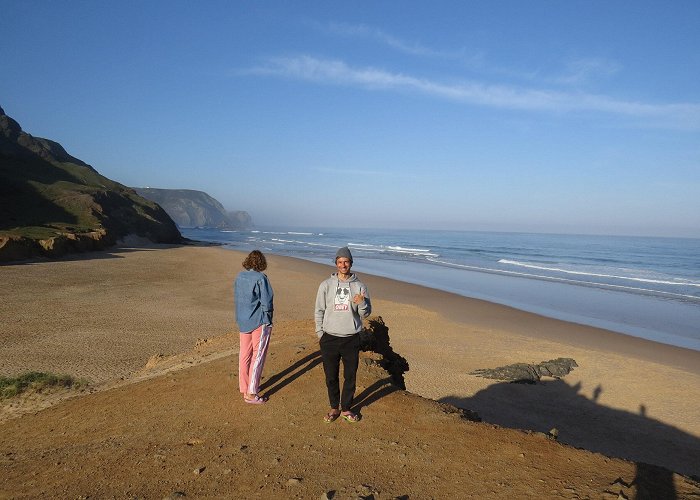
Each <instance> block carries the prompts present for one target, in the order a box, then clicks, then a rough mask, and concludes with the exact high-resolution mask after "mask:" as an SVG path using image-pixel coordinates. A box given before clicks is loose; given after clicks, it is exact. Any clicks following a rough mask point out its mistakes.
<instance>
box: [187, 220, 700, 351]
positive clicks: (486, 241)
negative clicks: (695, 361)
mask: <svg viewBox="0 0 700 500" xmlns="http://www.w3.org/2000/svg"><path fill="white" fill-rule="evenodd" d="M181 231H182V234H183V235H184V236H185V237H187V238H191V239H194V240H199V241H209V242H216V243H221V244H223V245H224V247H226V248H231V249H235V250H240V251H244V252H246V251H250V250H253V249H259V250H261V251H262V252H264V253H270V254H277V255H285V256H290V257H296V258H300V259H306V260H309V261H313V262H318V263H323V264H327V265H328V266H329V273H330V272H332V271H333V270H334V266H333V257H334V256H335V251H336V249H337V248H339V247H341V246H348V247H349V248H350V249H351V250H352V253H353V257H354V265H353V270H354V271H356V272H357V273H366V274H373V275H377V276H384V277H390V278H393V279H397V280H400V281H404V282H408V283H414V284H418V285H423V286H427V287H430V288H436V289H439V290H445V291H448V292H453V293H456V294H459V295H463V296H465V297H473V298H478V299H484V300H488V301H490V302H496V303H499V304H504V305H508V306H511V307H515V308H517V309H521V310H525V311H530V312H534V313H537V314H541V315H543V316H548V317H552V318H557V319H562V320H566V321H571V322H575V323H580V324H585V325H591V326H596V327H601V328H606V329H608V330H612V331H615V332H620V333H624V334H628V335H632V336H636V337H641V338H645V339H649V340H654V341H657V342H661V343H665V344H670V345H675V346H679V347H685V348H689V349H694V350H698V351H700V239H692V238H655V237H634V236H590V235H563V234H530V233H497V232H476V231H433V230H395V229H389V230H386V229H383V230H380V229H343V230H339V229H329V228H314V229H298V230H293V229H279V228H266V229H259V230H252V231H220V230H216V229H182V230H181ZM309 300H311V299H309Z"/></svg>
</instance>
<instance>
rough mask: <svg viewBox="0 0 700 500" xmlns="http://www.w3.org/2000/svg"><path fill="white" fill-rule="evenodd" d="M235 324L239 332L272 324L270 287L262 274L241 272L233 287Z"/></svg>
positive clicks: (271, 294)
mask: <svg viewBox="0 0 700 500" xmlns="http://www.w3.org/2000/svg"><path fill="white" fill-rule="evenodd" d="M233 293H234V297H235V302H236V323H238V330H239V331H241V332H252V331H253V330H255V329H256V328H257V327H259V326H260V325H271V324H272V309H273V307H272V296H273V293H272V286H270V282H269V281H268V279H267V276H265V275H264V274H263V273H260V272H258V271H241V272H240V273H239V274H238V276H237V277H236V281H235V283H234V285H233Z"/></svg>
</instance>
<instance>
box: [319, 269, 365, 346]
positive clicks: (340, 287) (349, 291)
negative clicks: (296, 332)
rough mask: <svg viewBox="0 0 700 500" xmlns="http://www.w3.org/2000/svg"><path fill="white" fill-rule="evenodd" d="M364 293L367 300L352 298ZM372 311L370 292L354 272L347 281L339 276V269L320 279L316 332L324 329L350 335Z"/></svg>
mask: <svg viewBox="0 0 700 500" xmlns="http://www.w3.org/2000/svg"><path fill="white" fill-rule="evenodd" d="M358 293H359V294H364V295H365V300H364V301H363V302H360V303H359V304H355V303H354V302H353V301H352V298H353V297H354V296H355V295H357V294H358ZM371 312H372V304H371V302H370V298H369V292H368V291H367V287H366V286H365V284H364V283H362V282H361V281H360V280H359V279H357V276H356V275H355V274H351V275H350V279H349V280H348V281H341V280H340V279H338V273H333V274H332V275H331V277H330V278H328V279H327V280H324V281H323V282H321V285H320V286H319V287H318V293H317V294H316V310H315V313H314V317H315V319H316V335H317V336H318V338H321V337H322V336H323V334H324V332H325V333H328V334H330V335H335V336H336V337H350V336H351V335H355V334H357V333H359V332H360V331H362V319H363V318H366V317H367V316H369V315H370V313H371Z"/></svg>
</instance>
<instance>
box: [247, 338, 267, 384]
mask: <svg viewBox="0 0 700 500" xmlns="http://www.w3.org/2000/svg"><path fill="white" fill-rule="evenodd" d="M271 332H272V326H270V325H263V327H262V330H261V331H260V342H259V343H258V355H257V356H255V359H254V360H253V371H252V372H251V374H250V383H249V385H248V394H257V393H258V390H259V388H260V387H259V386H260V377H261V376H262V371H263V367H264V366H265V357H266V355H267V346H268V345H269V343H270V333H271Z"/></svg>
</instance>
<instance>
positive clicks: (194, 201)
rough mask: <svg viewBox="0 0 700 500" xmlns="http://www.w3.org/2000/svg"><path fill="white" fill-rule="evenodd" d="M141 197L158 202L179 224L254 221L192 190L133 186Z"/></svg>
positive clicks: (223, 225)
mask: <svg viewBox="0 0 700 500" xmlns="http://www.w3.org/2000/svg"><path fill="white" fill-rule="evenodd" d="M134 190H135V191H136V192H137V193H138V194H140V195H141V196H143V197H144V198H146V199H148V200H151V201H154V202H155V203H158V205H160V206H161V207H163V209H164V210H165V211H166V212H167V213H168V215H169V216H170V217H172V219H173V220H174V221H175V223H176V224H177V225H178V226H180V227H207V228H216V229H232V230H236V229H249V228H251V227H253V220H252V218H251V217H250V215H249V214H248V212H245V211H234V212H227V211H226V209H225V208H224V206H223V205H222V204H221V203H220V202H219V201H218V200H216V199H214V198H212V197H211V196H209V195H208V194H207V193H205V192H203V191H195V190H192V189H159V188H151V187H144V188H134Z"/></svg>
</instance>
